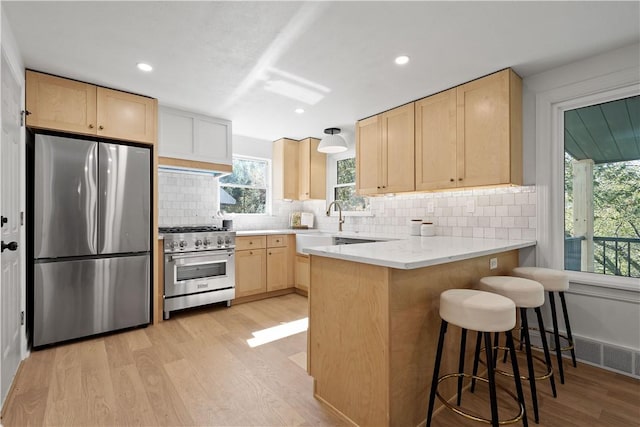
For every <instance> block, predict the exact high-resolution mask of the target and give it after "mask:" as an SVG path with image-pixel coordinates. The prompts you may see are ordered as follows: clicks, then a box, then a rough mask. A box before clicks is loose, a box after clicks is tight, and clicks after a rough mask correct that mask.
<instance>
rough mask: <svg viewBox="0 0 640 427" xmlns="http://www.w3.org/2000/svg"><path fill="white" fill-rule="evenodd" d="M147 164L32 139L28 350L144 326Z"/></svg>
mask: <svg viewBox="0 0 640 427" xmlns="http://www.w3.org/2000/svg"><path fill="white" fill-rule="evenodd" d="M150 156H151V154H150V149H148V148H141V147H135V146H127V145H120V144H112V143H106V142H102V141H101V142H96V141H89V140H82V139H75V138H66V137H60V136H52V135H44V134H37V135H36V136H35V148H34V174H33V175H34V180H33V197H34V199H33V210H34V212H33V239H34V241H33V258H34V263H33V268H34V270H33V330H32V336H33V345H34V346H36V347H37V346H42V345H45V344H51V343H56V342H60V341H66V340H70V339H74V338H79V337H84V336H88V335H93V334H98V333H102V332H108V331H113V330H117V329H122V328H127V327H132V326H138V325H143V324H147V323H149V321H150V316H149V312H150V297H149V295H150V271H151V258H150V247H151V244H150V243H151V242H150V236H151V226H150V218H151V216H150V210H151V209H150V193H151V187H150V168H151V163H150V162H151V157H150Z"/></svg>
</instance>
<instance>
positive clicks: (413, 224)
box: [409, 219, 422, 236]
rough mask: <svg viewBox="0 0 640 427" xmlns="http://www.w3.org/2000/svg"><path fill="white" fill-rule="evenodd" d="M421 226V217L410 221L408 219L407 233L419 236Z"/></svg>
mask: <svg viewBox="0 0 640 427" xmlns="http://www.w3.org/2000/svg"><path fill="white" fill-rule="evenodd" d="M421 226H422V220H421V219H412V220H411V221H409V235H411V236H419V235H420V227H421Z"/></svg>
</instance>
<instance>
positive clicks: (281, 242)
mask: <svg viewBox="0 0 640 427" xmlns="http://www.w3.org/2000/svg"><path fill="white" fill-rule="evenodd" d="M281 246H287V235H286V234H274V235H271V236H267V247H268V248H278V247H281Z"/></svg>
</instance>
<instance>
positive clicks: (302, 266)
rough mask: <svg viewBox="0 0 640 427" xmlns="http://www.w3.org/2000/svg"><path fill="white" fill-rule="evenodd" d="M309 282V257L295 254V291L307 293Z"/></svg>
mask: <svg viewBox="0 0 640 427" xmlns="http://www.w3.org/2000/svg"><path fill="white" fill-rule="evenodd" d="M310 281H311V270H310V269H309V255H305V254H296V289H300V290H302V291H305V292H309V282H310Z"/></svg>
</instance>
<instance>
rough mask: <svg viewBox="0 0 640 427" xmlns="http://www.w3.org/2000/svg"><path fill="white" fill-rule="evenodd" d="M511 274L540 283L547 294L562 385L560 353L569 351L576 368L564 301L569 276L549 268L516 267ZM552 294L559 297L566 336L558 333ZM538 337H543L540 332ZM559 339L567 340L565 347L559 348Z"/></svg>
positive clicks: (562, 370) (562, 372)
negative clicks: (556, 294) (555, 293)
mask: <svg viewBox="0 0 640 427" xmlns="http://www.w3.org/2000/svg"><path fill="white" fill-rule="evenodd" d="M513 274H514V275H516V276H519V277H524V278H525V279H531V280H535V281H536V282H540V283H542V286H544V290H545V291H547V292H548V293H549V304H550V305H551V320H552V321H553V338H554V343H555V346H556V357H557V359H558V371H559V372H560V383H562V384H564V369H563V365H562V352H563V351H567V350H571V360H572V361H573V367H574V368H576V367H577V366H578V365H577V364H576V352H575V349H574V346H573V336H572V335H571V325H570V324H569V313H568V312H567V303H566V301H565V299H564V292H565V291H566V290H567V289H569V276H567V274H566V273H564V272H562V271H558V270H553V269H551V268H542V267H516V268H514V269H513ZM554 292H557V293H558V294H559V295H560V302H561V303H562V315H563V316H564V324H565V326H566V328H567V335H566V336H564V335H561V334H560V333H559V332H558V316H557V314H556V301H555V297H554ZM540 335H544V333H543V331H540ZM560 337H562V338H564V339H565V340H567V342H568V345H567V346H566V347H560Z"/></svg>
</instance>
